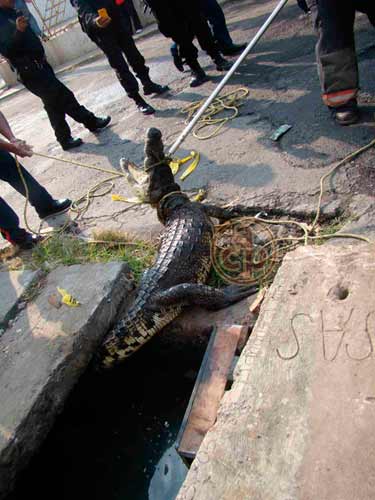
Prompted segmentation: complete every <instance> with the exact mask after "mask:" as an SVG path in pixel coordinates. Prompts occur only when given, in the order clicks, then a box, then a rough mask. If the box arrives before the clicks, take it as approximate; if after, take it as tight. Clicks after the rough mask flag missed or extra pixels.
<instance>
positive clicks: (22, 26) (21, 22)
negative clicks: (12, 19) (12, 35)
mask: <svg viewBox="0 0 375 500" xmlns="http://www.w3.org/2000/svg"><path fill="white" fill-rule="evenodd" d="M28 25H29V21H28V19H27V17H26V16H20V17H17V19H16V28H17V30H18V31H22V32H24V31H26V28H27V27H28Z"/></svg>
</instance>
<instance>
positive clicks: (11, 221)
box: [0, 112, 72, 250]
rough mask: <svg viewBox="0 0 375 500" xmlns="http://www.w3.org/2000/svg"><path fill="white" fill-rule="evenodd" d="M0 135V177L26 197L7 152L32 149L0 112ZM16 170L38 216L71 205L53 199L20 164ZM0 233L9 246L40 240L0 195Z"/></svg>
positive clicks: (23, 153)
mask: <svg viewBox="0 0 375 500" xmlns="http://www.w3.org/2000/svg"><path fill="white" fill-rule="evenodd" d="M0 134H1V135H2V136H4V137H5V138H6V140H3V139H0V180H2V181H5V182H7V183H9V184H10V185H11V186H12V187H13V188H14V189H15V190H16V191H18V192H19V193H20V194H22V196H26V189H25V186H24V184H23V182H22V179H21V177H20V174H19V171H18V169H17V165H16V161H15V159H14V158H13V156H12V155H11V154H10V153H13V154H15V155H17V156H20V157H21V158H24V157H26V156H32V154H33V151H32V148H31V147H30V146H29V145H28V144H26V142H24V141H22V140H19V139H17V138H16V137H15V136H14V134H13V131H12V129H11V127H10V125H9V123H8V121H7V120H6V118H5V116H4V115H3V114H2V113H1V112H0ZM20 169H21V171H22V175H23V178H24V180H25V182H26V185H27V189H28V195H29V201H30V204H31V205H32V206H33V207H34V208H35V210H36V211H37V213H38V215H39V217H40V218H41V219H45V218H47V217H50V216H52V215H58V214H61V213H64V212H66V211H68V210H69V208H70V207H71V205H72V202H71V200H69V199H68V198H65V199H62V200H55V199H54V198H52V196H51V195H50V194H49V192H48V191H47V190H46V189H45V188H44V187H42V186H41V185H40V184H39V183H38V181H37V180H36V179H34V177H33V176H32V175H30V174H29V172H28V171H27V170H26V169H25V168H24V167H23V166H22V165H20ZM0 233H1V235H2V236H3V238H5V239H6V240H7V241H9V242H10V243H11V244H12V245H17V246H18V247H20V248H21V249H23V250H27V249H30V248H32V247H33V246H34V245H36V244H37V243H38V242H39V241H40V240H41V239H42V238H41V237H40V236H36V235H33V234H31V233H29V232H27V231H26V230H25V229H23V228H21V227H20V221H19V218H18V216H17V214H16V213H15V212H14V210H13V209H12V208H11V207H10V206H9V205H8V204H7V203H6V201H5V200H4V199H3V198H1V197H0Z"/></svg>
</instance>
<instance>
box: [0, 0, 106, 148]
mask: <svg viewBox="0 0 375 500" xmlns="http://www.w3.org/2000/svg"><path fill="white" fill-rule="evenodd" d="M14 3H15V0H0V54H1V55H2V56H4V57H5V58H6V59H8V60H9V62H10V64H11V65H12V67H13V68H15V69H16V71H17V74H18V79H19V80H20V81H21V82H22V83H23V84H24V86H25V87H26V88H27V89H28V90H30V92H32V93H33V94H35V95H36V96H38V97H40V98H41V99H42V101H43V104H44V108H45V110H46V112H47V114H48V118H49V120H50V122H51V125H52V127H53V129H54V131H55V135H56V139H57V140H58V142H59V143H60V144H61V146H62V148H63V149H64V150H67V149H71V148H75V147H77V146H80V145H81V144H82V140H81V139H73V138H72V135H71V131H70V128H69V125H68V123H67V122H66V120H65V115H68V116H70V117H72V118H73V119H74V120H75V121H77V122H79V123H82V124H83V125H84V126H85V127H86V128H88V129H89V130H90V131H92V132H94V131H95V130H98V129H101V128H103V127H106V126H107V125H108V124H109V122H110V121H111V118H110V117H109V116H107V117H106V118H98V117H96V116H95V115H94V114H93V113H91V112H90V111H89V110H88V109H86V108H85V107H84V106H81V105H80V104H79V102H78V101H77V99H76V98H75V96H74V94H73V92H71V91H70V90H69V89H68V88H67V87H66V86H65V85H64V84H63V83H61V82H60V80H58V79H57V78H56V75H55V73H54V71H53V69H52V68H51V66H50V65H49V64H48V62H47V59H46V56H45V52H44V49H43V46H42V44H41V42H40V40H39V38H38V37H37V36H36V35H35V33H34V32H33V31H32V30H31V29H30V27H29V23H28V20H27V18H26V17H25V16H24V15H23V13H22V12H20V13H18V12H16V11H15V10H14Z"/></svg>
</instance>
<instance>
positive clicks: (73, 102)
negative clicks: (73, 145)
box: [47, 65, 111, 149]
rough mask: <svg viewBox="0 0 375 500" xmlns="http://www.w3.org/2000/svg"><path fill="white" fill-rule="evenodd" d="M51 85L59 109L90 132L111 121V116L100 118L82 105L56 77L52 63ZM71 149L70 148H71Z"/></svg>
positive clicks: (49, 72) (48, 69) (49, 70)
mask: <svg viewBox="0 0 375 500" xmlns="http://www.w3.org/2000/svg"><path fill="white" fill-rule="evenodd" d="M47 71H48V75H49V79H50V85H51V89H53V90H51V96H52V95H54V96H55V97H57V101H58V102H59V110H60V112H61V111H62V112H63V113H64V120H65V115H68V116H70V117H71V118H73V120H75V121H76V122H78V123H82V124H83V125H84V126H85V127H86V128H87V129H88V130H90V132H95V131H97V130H100V129H102V128H105V127H106V126H107V125H108V124H109V123H110V121H111V117H110V116H106V117H104V118H100V117H98V116H95V115H94V113H92V112H91V111H89V110H88V109H87V108H85V106H82V105H81V104H80V103H79V102H78V101H77V99H76V97H75V95H74V94H73V92H72V91H71V90H70V89H68V87H66V86H65V85H64V84H63V83H62V82H61V81H60V80H59V79H58V78H56V75H55V72H54V71H53V69H52V68H51V66H50V65H48V67H47ZM49 107H51V102H49ZM69 149H70V148H69Z"/></svg>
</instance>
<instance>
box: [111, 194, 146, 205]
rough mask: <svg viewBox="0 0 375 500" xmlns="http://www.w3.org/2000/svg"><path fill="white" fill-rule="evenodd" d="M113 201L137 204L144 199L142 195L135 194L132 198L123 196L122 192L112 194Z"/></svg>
mask: <svg viewBox="0 0 375 500" xmlns="http://www.w3.org/2000/svg"><path fill="white" fill-rule="evenodd" d="M111 198H112V201H122V202H124V203H133V204H136V205H141V204H142V203H144V200H142V198H141V197H140V196H133V197H132V198H127V197H126V196H121V194H112V195H111Z"/></svg>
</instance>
